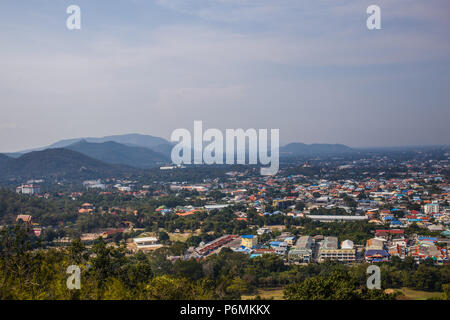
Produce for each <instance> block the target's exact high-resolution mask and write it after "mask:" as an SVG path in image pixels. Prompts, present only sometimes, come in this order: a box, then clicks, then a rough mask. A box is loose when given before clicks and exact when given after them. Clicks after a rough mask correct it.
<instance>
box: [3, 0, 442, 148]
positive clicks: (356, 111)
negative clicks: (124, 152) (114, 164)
mask: <svg viewBox="0 0 450 320" xmlns="http://www.w3.org/2000/svg"><path fill="white" fill-rule="evenodd" d="M372 2H373V1H366V0H363V1H360V0H349V1H346V2H345V3H338V2H336V1H303V2H301V3H300V2H299V1H294V0H292V1H290V0H281V1H269V0H260V1H238V0H227V1H225V0H209V1H206V0H202V1H190V0H158V1H143V0H135V1H122V0H120V1H95V2H92V1H86V0H77V1H58V2H55V1H44V0H39V1H33V2H28V1H2V3H1V4H0V26H1V28H0V43H1V48H2V50H0V70H1V72H0V96H1V97H2V98H1V103H0V112H1V115H2V117H1V118H0V135H1V137H2V139H1V140H0V151H1V152H13V151H19V150H23V149H27V148H35V147H42V146H45V145H49V144H51V143H53V142H55V141H57V140H60V139H64V138H77V137H101V136H107V135H113V134H124V133H131V132H137V133H142V134H151V135H154V136H160V137H163V138H165V139H169V138H170V134H171V132H172V131H173V130H175V129H177V128H187V129H189V130H192V128H193V122H194V120H202V121H203V123H204V125H205V128H218V129H221V130H224V129H225V128H244V129H247V128H256V129H258V128H267V129H270V128H279V129H280V143H281V144H286V143H289V142H304V143H342V144H346V145H349V146H352V147H369V146H400V145H428V144H433V145H437V144H447V145H448V144H449V143H450V141H449V137H450V126H449V125H448V119H449V117H450V105H449V101H450V92H449V90H448V88H449V87H450V76H449V75H450V72H449V71H450V43H449V41H448V34H449V31H450V3H449V2H448V1H446V0H435V1H411V0H402V1H386V0H377V1H376V3H377V4H378V5H379V6H380V8H381V19H382V20H381V21H382V29H381V30H368V29H367V27H366V19H367V17H368V15H367V13H366V8H367V7H368V5H370V4H372ZM73 3H76V4H77V5H78V6H80V8H81V19H82V20H81V21H82V22H81V26H82V28H81V30H68V29H67V28H66V19H67V17H68V14H66V8H67V7H68V6H69V5H70V4H73Z"/></svg>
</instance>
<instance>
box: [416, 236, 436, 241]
mask: <svg viewBox="0 0 450 320" xmlns="http://www.w3.org/2000/svg"><path fill="white" fill-rule="evenodd" d="M419 240H425V241H437V238H436V237H424V236H419Z"/></svg>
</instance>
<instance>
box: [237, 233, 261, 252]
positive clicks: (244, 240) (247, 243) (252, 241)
mask: <svg viewBox="0 0 450 320" xmlns="http://www.w3.org/2000/svg"><path fill="white" fill-rule="evenodd" d="M257 244H258V237H257V236H255V235H244V236H241V245H242V246H243V247H245V248H248V249H251V248H253V247H254V246H256V245H257Z"/></svg>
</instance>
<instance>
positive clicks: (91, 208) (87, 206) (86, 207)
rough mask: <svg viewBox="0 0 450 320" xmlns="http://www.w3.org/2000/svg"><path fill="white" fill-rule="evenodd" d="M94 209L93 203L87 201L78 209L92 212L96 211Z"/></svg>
mask: <svg viewBox="0 0 450 320" xmlns="http://www.w3.org/2000/svg"><path fill="white" fill-rule="evenodd" d="M94 210H95V207H94V206H93V205H92V204H90V203H87V202H86V203H83V204H82V205H81V207H80V209H78V213H80V214H82V213H92V212H94Z"/></svg>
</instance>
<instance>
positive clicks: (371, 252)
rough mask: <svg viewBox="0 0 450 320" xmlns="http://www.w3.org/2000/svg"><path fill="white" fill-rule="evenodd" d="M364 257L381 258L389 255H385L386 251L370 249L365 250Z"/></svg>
mask: <svg viewBox="0 0 450 320" xmlns="http://www.w3.org/2000/svg"><path fill="white" fill-rule="evenodd" d="M364 255H365V256H366V257H367V256H374V255H381V256H383V257H388V256H389V253H387V251H386V250H375V249H370V250H366V253H365V254H364Z"/></svg>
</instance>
